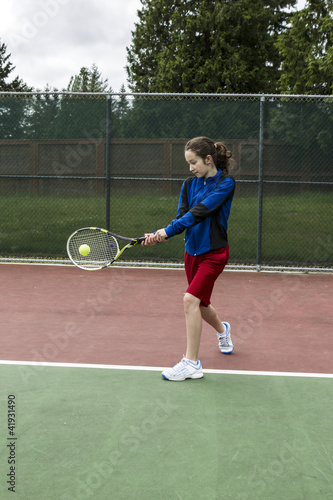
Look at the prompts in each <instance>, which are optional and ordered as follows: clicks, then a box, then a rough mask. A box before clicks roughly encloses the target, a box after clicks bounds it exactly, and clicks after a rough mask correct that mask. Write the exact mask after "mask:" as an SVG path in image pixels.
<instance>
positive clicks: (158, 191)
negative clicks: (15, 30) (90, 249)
mask: <svg viewBox="0 0 333 500" xmlns="http://www.w3.org/2000/svg"><path fill="white" fill-rule="evenodd" d="M199 135H206V136H209V137H211V138H212V139H214V140H216V141H217V140H221V141H223V142H225V144H226V145H227V146H228V148H229V149H230V150H231V151H232V153H233V158H234V167H233V172H232V174H233V175H234V177H235V179H236V183H237V188H236V194H235V198H234V201H233V206H232V210H231V215H230V219H229V230H228V235H229V242H230V248H231V259H230V262H229V267H239V268H255V269H258V270H260V269H270V268H273V269H284V268H288V269H290V268H297V269H308V270H314V269H317V270H332V268H333V262H332V261H333V240H332V234H333V211H332V186H333V166H332V163H333V97H332V96H331V97H324V96H288V95H283V96H280V95H243V94H242V95H229V94H219V95H217V94H207V95H202V94H187V95H184V94H179V95H178V94H165V95H164V94H163V95H162V94H126V93H121V94H95V93H94V94H82V93H79V94H74V93H61V92H59V93H0V182H1V184H0V195H1V196H0V206H1V231H0V259H1V260H2V261H9V260H14V261H15V260H16V259H19V260H24V259H25V260H26V259H29V260H37V261H41V260H47V261H60V262H62V261H67V255H66V241H67V238H68V236H69V234H71V233H72V232H73V231H74V230H75V229H77V228H79V227H84V226H100V227H106V228H110V229H111V230H112V231H113V232H116V233H118V234H122V235H124V236H141V235H143V234H144V233H145V232H150V231H154V230H156V229H159V228H160V227H164V226H165V225H167V224H168V223H169V222H170V221H171V220H172V219H173V218H174V217H175V214H176V210H177V204H178V196H179V192H180V187H181V184H182V182H183V180H184V179H185V178H186V177H187V176H188V175H189V171H188V165H187V164H186V163H185V159H184V144H185V142H186V141H187V140H188V139H190V138H192V137H195V136H199ZM183 239H184V237H183V235H179V236H176V237H174V238H172V239H171V240H170V241H169V242H167V243H166V244H163V245H157V246H154V247H146V248H142V247H140V248H133V250H131V251H130V252H128V253H127V254H125V255H126V259H128V260H130V261H131V263H132V264H133V263H136V264H141V265H143V264H146V265H151V266H154V265H161V263H163V265H169V266H182V263H183V252H184V241H183Z"/></svg>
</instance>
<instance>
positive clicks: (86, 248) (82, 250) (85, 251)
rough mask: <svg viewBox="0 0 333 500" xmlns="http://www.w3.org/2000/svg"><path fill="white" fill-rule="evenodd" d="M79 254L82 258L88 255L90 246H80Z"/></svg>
mask: <svg viewBox="0 0 333 500" xmlns="http://www.w3.org/2000/svg"><path fill="white" fill-rule="evenodd" d="M79 252H80V254H81V255H83V256H84V257H85V256H86V255H88V254H89V253H90V246H89V245H81V246H80V248H79Z"/></svg>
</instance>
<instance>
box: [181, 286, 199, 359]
mask: <svg viewBox="0 0 333 500" xmlns="http://www.w3.org/2000/svg"><path fill="white" fill-rule="evenodd" d="M184 312H185V321H186V335H187V349H186V354H185V356H186V358H187V359H191V360H192V361H197V359H198V354H199V347H200V339H201V331H202V315H201V307H200V299H197V297H194V295H191V294H190V293H185V295H184Z"/></svg>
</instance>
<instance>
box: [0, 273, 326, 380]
mask: <svg viewBox="0 0 333 500" xmlns="http://www.w3.org/2000/svg"><path fill="white" fill-rule="evenodd" d="M0 273H1V274H0V276H1V280H0V283H1V284H0V287H1V304H0V325H1V336H0V353H1V354H0V358H1V359H2V360H15V361H39V362H49V363H52V362H63V363H88V364H107V365H131V366H157V367H164V366H171V365H173V364H175V363H176V362H178V361H179V360H180V358H181V357H182V355H183V353H184V352H185V348H186V336H185V322H184V315H183V303H182V299H183V294H184V292H185V290H186V279H185V273H184V271H183V270H172V269H168V270H163V269H133V268H132V269H128V268H127V269H126V268H116V267H113V268H109V269H104V270H102V271H94V272H87V271H83V270H79V269H77V268H75V267H72V266H37V265H19V264H14V265H12V264H10V265H9V264H3V265H1V266H0ZM332 296H333V276H332V275H330V274H287V273H263V272H262V273H257V272H235V271H225V272H224V273H223V275H222V276H221V277H220V278H219V279H218V281H217V283H216V286H215V290H214V292H213V296H212V304H213V305H214V307H215V308H216V309H217V310H218V312H219V314H220V317H221V319H223V320H225V321H228V322H229V323H230V324H231V336H232V339H233V342H234V345H235V350H234V352H233V354H232V355H229V356H226V355H223V354H221V353H220V352H219V349H218V345H217V338H216V334H215V332H214V331H213V330H212V329H211V328H210V327H209V326H208V325H204V328H203V334H202V341H201V347H200V354H199V357H200V359H201V362H202V365H203V368H204V369H205V368H206V369H208V368H209V369H221V370H250V371H273V372H301V373H332V372H333V340H332V324H333V321H332V320H333V313H332Z"/></svg>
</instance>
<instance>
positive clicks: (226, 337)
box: [216, 321, 234, 354]
mask: <svg viewBox="0 0 333 500" xmlns="http://www.w3.org/2000/svg"><path fill="white" fill-rule="evenodd" d="M222 325H224V327H225V332H223V333H218V332H217V334H216V335H217V338H218V341H219V348H220V351H221V352H222V353H223V354H231V353H232V351H233V350H234V344H233V343H232V340H231V337H230V325H229V323H227V322H225V321H222Z"/></svg>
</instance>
